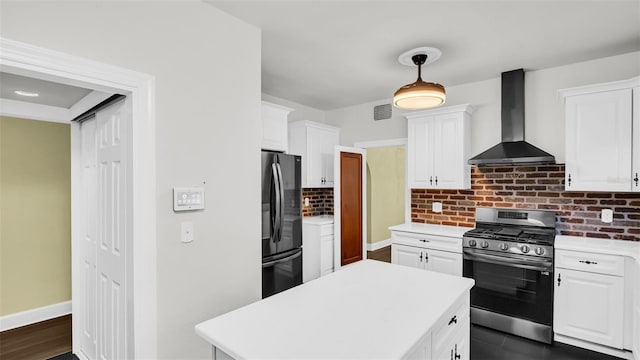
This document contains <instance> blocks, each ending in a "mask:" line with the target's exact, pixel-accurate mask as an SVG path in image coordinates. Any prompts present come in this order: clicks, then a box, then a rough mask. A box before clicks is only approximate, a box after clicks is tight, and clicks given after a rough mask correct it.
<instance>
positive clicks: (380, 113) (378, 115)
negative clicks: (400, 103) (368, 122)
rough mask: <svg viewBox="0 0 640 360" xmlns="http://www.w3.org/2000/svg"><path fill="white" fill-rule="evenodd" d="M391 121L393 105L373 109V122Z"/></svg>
mask: <svg viewBox="0 0 640 360" xmlns="http://www.w3.org/2000/svg"><path fill="white" fill-rule="evenodd" d="M386 119H391V104H384V105H378V106H374V107H373V120H375V121H378V120H386Z"/></svg>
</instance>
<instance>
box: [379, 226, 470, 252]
mask: <svg viewBox="0 0 640 360" xmlns="http://www.w3.org/2000/svg"><path fill="white" fill-rule="evenodd" d="M391 242H392V243H394V244H400V245H407V246H416V247H421V248H425V249H434V250H444V251H451V252H457V253H461V252H462V239H461V238H455V237H449V236H438V235H430V234H419V233H411V232H404V231H392V232H391Z"/></svg>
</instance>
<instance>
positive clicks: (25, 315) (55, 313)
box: [0, 300, 71, 331]
mask: <svg viewBox="0 0 640 360" xmlns="http://www.w3.org/2000/svg"><path fill="white" fill-rule="evenodd" d="M68 314H71V300H69V301H64V302H61V303H57V304H52V305H47V306H43V307H39V308H35V309H31V310H26V311H22V312H19V313H14V314H9V315H5V316H0V331H5V330H11V329H15V328H18V327H21V326H25V325H30V324H35V323H37V322H40V321H45V320H49V319H53V318H57V317H60V316H64V315H68Z"/></svg>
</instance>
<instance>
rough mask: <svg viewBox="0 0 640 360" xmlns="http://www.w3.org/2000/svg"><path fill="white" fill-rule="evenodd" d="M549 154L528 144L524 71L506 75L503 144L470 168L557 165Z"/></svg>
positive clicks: (503, 83) (482, 156)
mask: <svg viewBox="0 0 640 360" xmlns="http://www.w3.org/2000/svg"><path fill="white" fill-rule="evenodd" d="M555 162H556V159H555V157H554V156H553V155H551V154H549V153H548V152H546V151H544V150H542V149H540V148H538V147H535V146H533V145H531V144H529V143H528V142H526V141H524V70H523V69H517V70H512V71H507V72H503V73H502V142H501V143H499V144H498V145H495V146H493V147H491V148H489V149H488V150H485V151H484V152H482V153H480V154H478V155H476V156H474V157H472V158H471V159H469V164H470V165H478V166H488V165H526V164H555Z"/></svg>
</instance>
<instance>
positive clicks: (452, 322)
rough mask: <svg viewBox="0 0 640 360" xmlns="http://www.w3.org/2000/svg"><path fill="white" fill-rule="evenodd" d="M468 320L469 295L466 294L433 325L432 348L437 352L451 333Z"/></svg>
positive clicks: (460, 327)
mask: <svg viewBox="0 0 640 360" xmlns="http://www.w3.org/2000/svg"><path fill="white" fill-rule="evenodd" d="M468 322H469V296H468V295H466V296H464V297H463V298H462V300H461V301H458V302H457V303H456V304H455V305H454V306H452V310H451V311H448V312H447V313H446V315H445V316H443V317H442V318H441V319H440V320H439V322H438V325H436V326H435V327H434V329H436V330H435V331H434V332H433V349H434V350H435V351H436V352H438V349H441V348H442V347H443V346H445V345H446V344H447V343H448V341H449V339H450V338H451V336H452V334H454V333H455V332H456V331H458V330H459V329H462V328H463V327H464V324H465V323H468Z"/></svg>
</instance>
